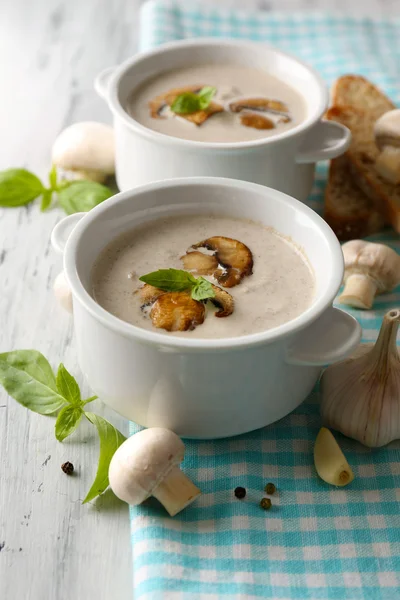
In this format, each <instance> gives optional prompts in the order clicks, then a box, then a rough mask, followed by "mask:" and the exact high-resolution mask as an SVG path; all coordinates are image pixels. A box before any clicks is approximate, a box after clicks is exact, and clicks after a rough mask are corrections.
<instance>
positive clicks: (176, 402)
mask: <svg viewBox="0 0 400 600" xmlns="http://www.w3.org/2000/svg"><path fill="white" fill-rule="evenodd" d="M178 214H179V215H196V214H206V215H210V214H217V215H229V216H233V217H244V218H246V219H253V220H255V221H259V222H262V223H264V224H265V225H268V226H272V227H274V228H276V229H277V230H278V231H279V232H281V233H282V234H284V235H286V236H290V237H291V238H292V239H293V240H294V242H295V243H297V244H298V245H299V246H301V247H302V248H303V249H304V251H305V252H306V254H307V256H308V258H309V260H310V262H311V265H312V267H313V269H314V272H315V278H316V293H315V299H314V301H313V303H312V305H311V306H310V307H309V308H308V309H307V310H306V311H305V312H304V313H303V314H301V315H300V316H298V317H297V318H295V319H293V320H292V321H290V322H288V323H285V324H283V325H280V326H279V327H276V328H274V329H271V330H269V331H260V332H259V333H256V334H252V335H247V336H241V337H236V338H226V339H196V338H195V337H193V338H188V337H172V336H169V335H168V334H167V333H165V332H163V333H162V332H159V331H157V330H156V329H154V331H150V330H145V329H141V328H139V327H135V326H134V325H130V324H129V323H126V322H124V321H121V320H120V319H118V318H117V317H115V316H113V315H111V314H110V313H108V312H107V311H106V310H104V309H103V308H102V307H101V306H99V305H98V304H97V303H96V302H95V301H94V299H93V298H92V295H91V269H92V266H93V263H94V261H95V259H96V257H97V256H98V254H99V252H100V251H101V250H102V249H103V248H104V246H105V245H106V244H108V243H109V242H110V241H111V240H113V239H114V238H115V237H116V236H118V235H119V234H121V233H122V232H125V231H128V230H130V229H133V228H134V227H135V226H137V225H140V224H142V223H144V222H148V221H152V220H154V219H159V218H163V217H166V216H171V215H178ZM52 241H53V245H54V247H55V248H56V249H57V250H58V251H59V252H62V253H63V254H64V270H65V275H66V277H67V280H68V283H69V285H70V287H71V290H72V295H73V312H74V322H75V335H76V340H77V347H78V358H79V363H80V366H81V368H82V371H83V373H84V374H85V375H86V377H87V380H88V382H89V384H90V386H91V387H92V389H93V392H94V393H96V394H97V395H98V396H99V397H100V398H101V399H102V400H104V402H106V403H107V404H109V405H110V406H111V407H113V408H114V409H115V410H116V411H118V412H119V413H121V414H122V415H124V416H125V417H127V418H128V419H131V420H132V421H135V422H137V423H139V424H140V425H144V426H146V427H152V426H161V427H167V428H169V429H172V430H173V431H175V432H176V433H178V434H179V435H181V436H183V437H197V438H217V437H225V436H231V435H236V434H240V433H244V432H246V431H250V430H253V429H257V428H259V427H262V426H264V425H268V424H269V423H272V422H273V421H276V420H277V419H280V418H281V417H283V416H284V415H286V414H287V413H289V412H291V411H292V410H293V409H295V408H296V407H297V406H298V405H299V404H300V403H301V402H302V400H304V398H305V397H306V396H307V395H308V394H309V392H310V391H311V390H312V388H313V386H314V384H315V382H316V381H317V379H318V376H319V374H320V371H321V367H322V365H325V364H328V363H331V362H335V361H337V360H339V359H341V358H343V357H344V356H345V355H346V354H348V353H349V352H350V351H351V350H353V349H354V348H355V346H356V345H357V344H358V343H359V340H360V335H361V330H360V326H359V325H358V323H357V321H356V320H355V319H354V318H353V317H351V316H350V315H348V314H347V313H345V312H342V311H340V310H337V309H335V308H332V301H333V299H334V297H335V295H336V293H337V291H338V289H339V286H340V283H341V281H342V275H343V257H342V251H341V248H340V245H339V242H338V241H337V239H336V237H335V235H334V233H333V232H332V230H331V229H330V228H329V226H328V225H327V224H326V223H325V222H324V221H323V220H322V219H321V218H320V217H319V216H318V215H317V214H316V213H315V212H314V211H312V210H311V209H309V208H308V207H307V206H305V205H304V204H302V203H300V202H298V201H297V200H294V199H293V198H290V197H289V196H286V195H285V194H282V193H281V192H277V191H276V190H272V189H269V188H266V187H263V186H260V185H256V184H250V183H246V182H241V181H234V180H228V179H218V178H196V179H181V180H171V181H166V182H160V183H155V184H151V185H147V186H143V187H140V188H136V189H134V190H132V191H129V192H124V193H120V194H118V195H116V196H114V197H113V198H110V199H109V200H107V201H105V202H103V203H102V204H100V205H99V206H97V207H96V208H94V209H93V210H91V211H90V212H89V213H80V214H77V215H72V216H70V217H66V218H65V219H64V220H63V221H61V222H60V223H59V224H58V225H57V226H56V228H55V230H54V231H53V235H52ZM265 260H268V257H265Z"/></svg>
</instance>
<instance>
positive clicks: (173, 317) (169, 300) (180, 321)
mask: <svg viewBox="0 0 400 600" xmlns="http://www.w3.org/2000/svg"><path fill="white" fill-rule="evenodd" d="M205 310H206V309H205V306H204V304H203V303H202V302H198V301H197V300H193V298H192V297H191V296H190V294H189V293H188V292H166V293H162V294H161V295H160V296H159V297H158V298H157V299H156V301H155V302H154V304H153V306H152V309H151V311H150V317H151V320H152V323H153V325H154V327H158V328H159V329H166V330H167V331H188V330H192V329H195V327H197V325H201V324H202V323H203V321H204V318H205Z"/></svg>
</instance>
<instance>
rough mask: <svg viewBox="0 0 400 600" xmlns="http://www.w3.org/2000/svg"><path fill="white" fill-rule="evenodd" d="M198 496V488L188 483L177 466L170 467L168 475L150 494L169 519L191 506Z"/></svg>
mask: <svg viewBox="0 0 400 600" xmlns="http://www.w3.org/2000/svg"><path fill="white" fill-rule="evenodd" d="M200 494H201V492H200V490H199V488H198V487H196V486H195V485H194V483H192V482H191V481H190V479H189V477H186V475H185V474H184V473H182V471H181V470H180V468H179V467H178V466H174V467H172V469H171V470H170V472H169V473H168V475H167V476H166V477H165V478H164V479H163V480H162V481H161V483H160V484H159V485H158V486H157V487H156V489H155V490H153V493H152V495H153V496H154V497H155V498H157V500H158V501H159V502H161V504H162V505H163V506H164V507H165V509H166V510H167V511H168V512H169V514H170V515H171V517H174V516H175V515H176V514H177V513H178V512H180V511H181V510H183V509H184V508H185V507H186V506H188V505H189V504H191V503H192V502H193V500H194V499H195V498H197V496H199V495H200Z"/></svg>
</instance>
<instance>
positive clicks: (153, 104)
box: [149, 85, 224, 126]
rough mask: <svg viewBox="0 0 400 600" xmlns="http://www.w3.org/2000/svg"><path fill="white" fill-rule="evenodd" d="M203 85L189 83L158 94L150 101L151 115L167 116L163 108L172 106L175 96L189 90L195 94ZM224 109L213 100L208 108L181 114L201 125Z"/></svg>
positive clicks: (154, 116) (155, 117)
mask: <svg viewBox="0 0 400 600" xmlns="http://www.w3.org/2000/svg"><path fill="white" fill-rule="evenodd" d="M203 87H204V86H202V85H187V86H185V87H181V88H174V89H172V90H169V91H168V92H166V93H165V94H161V95H160V96H157V98H154V100H151V101H150V102H149V106H150V115H151V116H152V117H153V118H154V119H163V118H165V117H163V115H162V109H163V108H165V107H166V106H171V104H172V103H173V101H174V100H175V98H176V97H177V96H180V94H185V93H187V92H192V93H193V94H195V93H196V92H199V91H200V90H201V89H202V88H203ZM223 111H224V107H223V106H221V105H220V104H217V103H216V102H211V103H210V105H209V106H208V108H206V109H205V110H198V111H196V112H194V113H190V114H188V115H183V114H180V115H179V116H180V117H182V118H183V119H186V120H187V121H190V122H191V123H194V124H195V125H198V126H199V125H201V124H202V123H204V121H206V120H207V119H208V118H209V117H211V116H212V115H214V114H216V113H220V112H223Z"/></svg>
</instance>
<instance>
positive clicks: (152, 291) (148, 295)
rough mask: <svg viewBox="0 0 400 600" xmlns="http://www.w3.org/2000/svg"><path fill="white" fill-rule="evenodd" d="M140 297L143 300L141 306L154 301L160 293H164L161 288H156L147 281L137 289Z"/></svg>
mask: <svg viewBox="0 0 400 600" xmlns="http://www.w3.org/2000/svg"><path fill="white" fill-rule="evenodd" d="M138 292H139V295H140V299H141V300H142V302H143V306H148V305H149V304H151V303H152V302H155V301H156V300H157V298H158V297H159V296H161V294H164V292H163V291H162V290H160V289H159V288H156V287H154V286H152V285H150V284H148V283H145V284H144V286H143V287H141V288H140V290H138Z"/></svg>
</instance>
